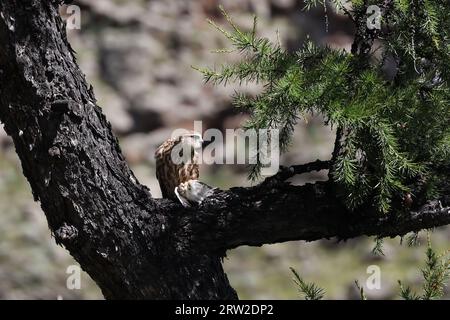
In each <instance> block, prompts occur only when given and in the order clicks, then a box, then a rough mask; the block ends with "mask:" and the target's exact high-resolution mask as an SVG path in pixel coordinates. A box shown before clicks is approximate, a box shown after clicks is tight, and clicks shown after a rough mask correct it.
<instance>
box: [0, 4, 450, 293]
mask: <svg viewBox="0 0 450 320" xmlns="http://www.w3.org/2000/svg"><path fill="white" fill-rule="evenodd" d="M75 3H76V4H78V5H79V6H80V7H81V14H82V16H81V17H82V24H81V30H71V31H69V40H70V42H71V44H72V46H73V48H74V49H75V51H76V52H77V58H78V62H79V65H80V66H81V68H82V70H83V71H84V72H85V74H86V76H87V79H88V82H90V83H91V84H92V85H93V86H94V89H95V92H96V96H97V98H98V103H99V105H100V106H101V107H102V108H103V110H104V112H105V114H106V115H107V117H108V119H109V121H110V122H111V124H112V127H113V129H114V131H115V133H116V134H117V136H118V137H119V140H120V143H121V147H122V150H123V152H124V154H125V156H126V158H127V159H128V162H129V163H130V165H131V166H132V168H133V170H134V172H135V174H136V176H137V177H138V178H139V180H140V182H141V183H144V184H146V185H147V186H149V187H150V189H151V192H152V194H153V196H155V197H160V190H159V186H158V183H157V181H156V178H155V168H154V160H153V153H154V150H155V148H156V147H157V146H158V145H159V144H160V143H161V142H163V141H164V140H165V139H167V138H168V137H169V136H170V134H171V132H172V131H173V130H174V129H176V128H186V129H191V128H192V127H193V123H194V120H202V121H203V129H204V130H206V129H208V128H218V129H221V130H225V129H234V128H238V127H239V126H240V125H241V124H242V122H243V121H245V119H246V118H247V115H245V114H241V113H239V112H238V111H237V110H235V109H233V107H232V105H231V95H232V94H233V92H234V90H239V91H243V92H247V93H250V94H255V93H257V92H258V90H260V87H259V86H258V85H254V84H250V85H245V86H240V87H239V86H236V85H229V86H227V87H222V86H219V87H212V86H210V85H205V84H204V83H203V79H202V76H201V74H199V72H197V71H195V70H194V69H192V68H191V66H198V67H206V66H209V67H211V66H215V65H217V66H219V65H220V64H223V63H226V62H232V61H235V60H236V59H237V58H238V57H237V56H235V55H224V54H216V53H212V52H211V51H212V50H214V49H218V48H225V47H229V44H228V43H227V41H225V39H224V38H223V36H222V35H221V34H220V33H218V32H217V31H216V30H214V29H213V28H212V27H211V26H209V25H208V23H207V22H206V19H207V18H212V19H213V20H215V21H216V22H217V23H219V24H224V21H223V18H222V17H221V16H220V14H219V11H218V5H219V4H223V5H224V7H225V9H226V10H227V11H228V12H229V13H230V14H231V15H232V16H233V17H234V20H235V21H236V23H237V24H238V25H240V26H242V27H243V28H250V27H251V24H252V20H253V19H252V17H253V15H254V14H256V15H258V17H259V28H258V33H259V35H261V36H265V37H268V38H270V39H273V40H274V41H276V39H277V31H278V32H279V35H280V40H281V42H282V44H283V46H284V47H285V48H287V49H288V50H292V51H295V50H296V49H298V48H299V47H300V46H301V45H302V43H303V41H304V40H305V39H306V38H307V37H309V38H310V39H312V40H313V41H315V42H317V43H319V44H321V45H325V44H328V45H330V46H332V47H335V48H342V49H346V50H349V48H350V46H351V42H352V32H353V30H352V25H351V23H349V21H347V20H346V19H345V17H343V16H341V15H338V14H334V13H333V12H332V10H331V8H329V10H327V11H328V25H329V30H328V32H327V27H326V18H325V13H324V9H323V8H318V9H315V10H313V11H311V12H308V13H306V12H304V11H303V10H302V9H303V7H304V4H303V3H302V1H296V0H239V1H235V0H234V1H233V0H221V1H219V0H195V1H194V0H192V1H186V0H128V1H123V0H115V1H113V0H96V1H89V0H78V1H75ZM62 14H64V9H62ZM306 120H307V121H303V120H302V121H301V122H299V124H298V126H297V128H296V134H295V138H294V141H293V143H292V149H291V152H289V153H288V154H285V155H283V156H282V160H281V162H282V164H285V165H289V164H300V163H304V162H308V161H313V160H315V159H317V158H319V159H323V160H327V159H329V158H330V154H331V151H332V145H333V140H334V135H333V134H334V133H333V131H332V130H331V128H328V127H326V126H324V125H323V122H322V120H321V119H320V117H313V116H310V117H309V118H307V119H306ZM324 179H326V172H321V173H316V174H311V175H307V176H305V175H304V176H301V177H297V178H295V180H294V181H292V182H293V183H295V184H303V183H305V182H311V181H315V180H324ZM201 180H203V181H204V182H206V183H208V184H210V185H213V186H217V187H220V188H222V189H227V188H229V187H232V186H248V185H250V184H251V183H250V182H249V181H248V180H247V172H246V170H245V167H242V166H232V165H221V166H217V165H216V166H203V167H202V168H201ZM449 231H450V228H448V227H446V228H440V229H438V230H436V231H435V232H433V234H432V241H433V246H434V248H435V249H436V250H437V251H438V252H441V251H444V250H447V249H448V248H450V245H449V243H450V232H449ZM419 239H420V245H419V246H416V247H408V246H407V245H406V244H401V243H400V239H399V238H397V239H392V240H386V241H385V244H384V254H385V255H384V256H377V255H374V254H373V253H372V252H371V251H372V248H373V247H374V241H373V239H368V238H358V239H354V240H351V241H347V242H345V243H336V241H333V240H323V241H316V242H313V243H305V242H289V243H284V244H277V245H265V246H263V247H261V248H253V247H241V248H239V249H236V250H233V251H231V252H229V253H228V258H227V259H226V260H225V263H224V266H225V269H226V272H227V274H228V276H229V279H230V282H231V284H232V285H233V287H234V288H236V290H237V292H238V294H239V296H240V298H243V299H299V298H300V296H299V294H298V292H297V289H296V287H295V285H294V283H293V282H292V274H291V273H290V270H289V267H294V268H295V269H296V270H297V271H298V272H299V273H300V274H301V275H302V276H303V277H304V278H305V280H307V281H313V282H316V284H318V285H319V286H321V287H324V288H325V289H326V292H327V294H326V298H328V299H358V298H359V293H358V290H357V289H356V287H355V285H354V281H355V280H359V282H360V283H361V284H363V285H364V284H365V282H366V279H367V278H368V277H369V276H370V274H367V273H366V271H367V267H368V266H370V265H377V266H379V267H380V268H381V289H380V290H368V289H366V294H367V296H368V297H369V298H372V299H382V298H384V299H398V298H399V297H398V293H399V289H398V284H397V280H399V279H400V280H402V281H403V282H404V283H406V284H410V285H412V286H413V287H414V288H417V287H418V286H420V284H421V273H420V270H419V268H420V267H423V265H424V258H425V249H426V233H425V232H423V233H421V236H420V237H419ZM76 264H77V263H76V262H75V261H74V260H73V259H72V258H71V257H70V256H69V255H68V254H67V252H66V251H65V250H64V249H63V248H61V247H58V246H57V245H56V244H55V242H54V240H53V239H52V238H51V235H50V231H49V229H48V227H47V223H46V220H45V216H44V214H43V213H42V211H41V209H40V206H39V204H38V203H34V202H33V199H32V196H31V192H30V188H29V185H28V183H27V182H26V180H25V179H24V177H23V175H22V171H21V167H20V163H19V161H18V158H17V156H16V154H15V151H14V146H13V145H12V143H11V140H10V139H9V138H8V137H7V136H6V134H5V133H4V131H3V128H2V127H1V126H0V299H58V298H59V299H102V295H101V292H100V290H99V289H98V288H97V286H96V285H95V283H93V281H92V280H91V279H90V278H89V276H88V275H87V274H85V273H83V274H82V282H81V289H80V290H68V289H67V287H66V280H67V277H68V274H67V273H66V270H67V267H69V266H70V265H76ZM446 297H447V298H449V297H450V294H449V292H448V291H447V296H446Z"/></svg>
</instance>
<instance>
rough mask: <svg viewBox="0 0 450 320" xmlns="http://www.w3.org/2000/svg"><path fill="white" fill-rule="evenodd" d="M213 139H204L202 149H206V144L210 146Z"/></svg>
mask: <svg viewBox="0 0 450 320" xmlns="http://www.w3.org/2000/svg"><path fill="white" fill-rule="evenodd" d="M211 142H212V141H205V140H202V149H205V147H206V146H208V145H209V144H210V143H211Z"/></svg>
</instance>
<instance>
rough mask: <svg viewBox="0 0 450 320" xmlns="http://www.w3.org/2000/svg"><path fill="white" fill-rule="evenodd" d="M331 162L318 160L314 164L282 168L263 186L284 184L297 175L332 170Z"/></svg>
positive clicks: (265, 181)
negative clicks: (274, 183) (277, 183)
mask: <svg viewBox="0 0 450 320" xmlns="http://www.w3.org/2000/svg"><path fill="white" fill-rule="evenodd" d="M330 164H331V162H330V161H322V160H316V161H314V162H310V163H305V164H299V165H294V166H290V167H283V166H282V167H280V170H279V171H278V173H277V174H275V175H273V176H271V177H269V178H267V179H266V180H264V182H263V183H262V185H268V184H270V183H273V182H283V181H286V180H287V179H289V178H292V177H293V176H295V175H298V174H303V173H308V172H312V171H321V170H327V169H329V168H330Z"/></svg>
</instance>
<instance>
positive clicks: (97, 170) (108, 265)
mask: <svg viewBox="0 0 450 320" xmlns="http://www.w3.org/2000/svg"><path fill="white" fill-rule="evenodd" d="M57 5H58V3H57V1H38V0H32V1H21V0H2V1H1V2H0V13H1V16H0V46H1V50H0V120H1V121H2V122H3V123H4V126H5V130H6V131H7V133H8V134H9V135H10V136H11V137H12V138H13V140H14V144H15V147H16V150H17V153H18V155H19V157H20V160H21V163H22V167H23V172H24V175H25V176H26V178H27V179H28V181H29V183H30V186H31V189H32V191H33V195H34V197H35V199H36V200H39V201H40V203H41V206H42V209H43V211H44V213H45V215H46V217H47V220H48V224H49V227H50V230H51V231H52V234H53V235H54V237H55V240H56V242H57V243H59V244H61V245H63V246H65V247H66V248H67V249H68V250H69V251H70V253H71V255H72V256H73V257H74V258H75V259H76V260H77V261H78V262H79V263H80V265H81V266H82V268H83V269H84V270H86V271H87V272H88V273H89V274H90V276H91V277H92V278H93V279H94V280H95V281H96V283H97V284H98V285H99V286H100V288H101V289H102V292H103V293H104V295H105V297H106V298H130V299H131V298H138V299H139V298H141V299H142V298H148V299H171V298H181V299H188V298H189V299H234V298H237V295H236V293H235V291H234V289H233V288H232V287H231V286H230V285H229V282H228V279H227V277H226V275H225V273H224V272H223V269H222V264H221V258H222V257H223V254H224V252H225V250H227V249H231V248H235V247H237V246H240V245H256V246H259V245H262V244H265V243H275V242H282V241H288V240H316V239H321V238H330V237H338V238H340V239H346V238H350V237H356V236H360V235H378V236H396V235H403V234H405V233H407V232H409V231H417V230H420V229H423V228H431V227H436V226H440V225H446V224H449V223H450V212H449V207H448V205H449V203H448V201H447V200H445V199H444V201H443V202H442V205H443V206H444V207H442V206H441V203H438V202H437V201H436V202H430V203H429V204H428V205H426V206H423V207H422V208H419V209H417V210H415V211H413V212H406V211H405V213H404V214H403V215H391V216H380V215H379V214H377V213H376V212H374V211H372V210H371V209H367V210H360V211H359V212H355V213H350V212H348V211H347V210H346V209H345V208H344V207H343V206H342V205H341V203H340V202H339V200H338V199H337V197H336V190H335V189H334V187H333V186H332V185H331V184H330V183H328V182H324V183H316V184H314V185H306V186H300V187H299V186H290V185H288V184H286V183H284V182H282V181H281V180H283V179H284V178H286V177H285V176H283V179H281V180H280V179H272V180H268V181H267V182H266V183H263V184H261V185H259V186H256V187H253V188H235V189H232V190H230V191H227V192H223V191H217V192H216V193H215V194H214V196H212V197H210V198H208V199H207V200H206V201H205V202H204V203H202V204H201V206H200V207H198V208H194V209H184V208H182V207H181V205H180V204H178V203H175V202H172V201H169V200H164V199H153V198H152V197H151V194H150V191H149V190H148V189H147V188H146V187H145V186H143V185H141V184H140V183H139V182H138V181H137V179H136V178H135V177H134V175H133V173H132V172H131V170H130V169H129V167H128V165H127V164H126V162H125V159H124V157H123V156H122V154H121V151H120V147H119V145H118V142H117V139H116V138H115V137H114V135H113V134H112V132H111V127H110V124H109V123H108V122H107V120H106V119H105V117H104V115H103V114H102V112H101V109H100V108H99V107H98V106H97V105H96V100H95V97H94V94H93V90H92V88H91V87H89V86H88V85H87V83H86V80H85V77H84V75H83V73H82V72H81V70H80V69H79V67H78V66H77V64H76V61H75V58H74V54H73V50H72V49H71V47H70V45H69V44H68V42H67V40H66V37H65V30H64V25H63V23H62V21H61V19H60V18H59V15H58V11H57ZM303 168H305V167H304V166H300V167H297V169H299V170H298V171H297V172H294V173H300V172H301V170H300V169H303ZM312 169H323V167H321V166H319V167H313V168H312ZM294 171H295V170H294Z"/></svg>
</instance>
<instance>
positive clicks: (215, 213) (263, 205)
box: [183, 182, 450, 250]
mask: <svg viewBox="0 0 450 320" xmlns="http://www.w3.org/2000/svg"><path fill="white" fill-rule="evenodd" d="M447 224H450V201H448V199H445V198H443V199H442V201H430V202H429V203H427V204H425V205H423V206H421V207H419V208H417V209H415V210H413V211H409V210H406V209H403V210H400V211H399V212H397V213H394V212H393V213H391V214H389V215H380V213H378V212H377V211H376V210H375V209H373V208H370V207H369V208H367V207H366V208H361V209H360V210H358V211H356V212H349V211H348V210H347V209H346V208H345V207H344V206H343V205H342V204H341V202H340V201H339V200H338V199H337V198H336V190H335V189H334V187H333V186H332V185H331V183H329V182H318V183H315V184H307V185H305V186H292V185H288V184H281V185H278V186H276V187H268V186H265V185H261V186H257V187H254V188H250V189H245V188H235V189H232V190H230V191H228V192H219V193H217V194H216V195H215V196H214V197H213V198H211V199H207V200H206V201H205V202H204V203H203V204H202V205H201V207H200V208H199V210H196V213H195V215H191V214H190V213H188V214H187V215H186V216H184V220H183V225H184V226H185V229H184V232H190V233H193V234H195V237H196V238H197V239H198V241H199V245H201V243H207V246H208V247H209V248H212V244H214V246H215V248H216V249H218V250H220V249H224V248H225V249H230V248H235V247H238V246H241V245H251V246H260V245H263V244H266V243H277V242H284V241H291V240H306V241H313V240H318V239H323V238H327V239H328V238H332V237H336V238H338V239H349V238H353V237H358V236H363V235H366V236H380V237H395V236H402V235H405V234H406V233H408V232H414V231H419V230H422V229H427V228H434V227H438V226H443V225H447Z"/></svg>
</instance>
